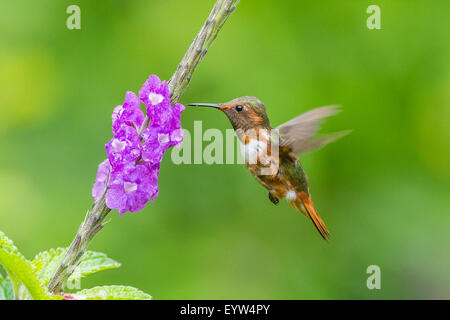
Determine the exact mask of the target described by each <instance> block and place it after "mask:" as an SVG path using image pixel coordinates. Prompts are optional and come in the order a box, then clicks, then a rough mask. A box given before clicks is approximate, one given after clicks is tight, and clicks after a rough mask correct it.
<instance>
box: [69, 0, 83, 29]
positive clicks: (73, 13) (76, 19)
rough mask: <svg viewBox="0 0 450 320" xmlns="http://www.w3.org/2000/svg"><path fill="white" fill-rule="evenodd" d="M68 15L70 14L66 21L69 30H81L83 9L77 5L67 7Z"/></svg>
mask: <svg viewBox="0 0 450 320" xmlns="http://www.w3.org/2000/svg"><path fill="white" fill-rule="evenodd" d="M66 13H67V14H70V16H68V17H67V20H66V26H67V29H69V30H73V29H81V9H80V7H79V6H77V5H76V4H72V5H70V6H68V7H67V9H66Z"/></svg>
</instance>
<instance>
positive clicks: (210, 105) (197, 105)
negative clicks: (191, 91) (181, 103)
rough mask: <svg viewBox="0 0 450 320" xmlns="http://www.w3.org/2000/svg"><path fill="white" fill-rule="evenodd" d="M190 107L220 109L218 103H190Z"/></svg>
mask: <svg viewBox="0 0 450 320" xmlns="http://www.w3.org/2000/svg"><path fill="white" fill-rule="evenodd" d="M188 106H192V107H211V108H216V109H218V108H219V105H218V104H217V103H189V104H188Z"/></svg>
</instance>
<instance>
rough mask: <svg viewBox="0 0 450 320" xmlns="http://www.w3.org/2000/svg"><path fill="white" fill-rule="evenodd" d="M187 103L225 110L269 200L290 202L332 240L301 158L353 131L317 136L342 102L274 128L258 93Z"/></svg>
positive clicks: (246, 159)
mask: <svg viewBox="0 0 450 320" xmlns="http://www.w3.org/2000/svg"><path fill="white" fill-rule="evenodd" d="M188 106H198V107H212V108H216V109H218V110H220V111H222V112H223V113H225V115H226V116H227V117H228V119H229V120H230V122H231V125H232V126H233V129H234V130H235V133H236V135H237V137H238V140H239V142H240V146H241V154H242V156H243V158H244V163H245V167H246V168H247V170H248V171H249V172H250V173H251V174H252V176H253V177H254V178H255V179H256V180H257V181H258V182H259V183H260V184H261V185H262V186H263V187H264V188H265V189H267V191H268V196H269V199H270V201H271V202H272V203H273V204H275V205H277V204H278V203H279V200H280V199H285V200H287V201H288V203H289V204H290V205H291V206H292V207H293V208H294V209H296V210H298V211H300V212H301V213H303V214H304V215H305V216H307V217H309V218H310V219H311V220H312V222H313V223H314V226H315V227H316V229H317V230H318V231H319V233H320V235H321V236H322V237H323V238H324V239H325V240H327V241H328V238H329V236H330V233H329V231H328V229H327V227H326V226H325V223H324V222H323V220H322V218H321V217H320V216H319V214H318V213H317V210H316V209H315V207H314V204H313V201H312V199H311V194H310V191H309V185H308V179H307V176H306V173H305V171H304V170H303V167H302V165H301V164H300V161H299V159H298V156H299V154H301V153H305V152H307V151H311V150H314V149H318V148H320V147H322V146H324V145H326V144H328V143H330V142H332V141H335V140H337V139H339V138H341V137H343V136H344V135H346V134H348V133H349V131H340V132H335V133H331V134H326V135H321V136H315V134H316V132H317V131H318V130H319V128H320V127H319V126H320V124H321V123H322V121H323V119H324V118H326V117H329V116H332V115H335V114H336V113H338V112H339V111H340V110H339V109H338V106H325V107H320V108H316V109H313V110H310V111H308V112H306V113H303V114H301V115H299V116H297V117H296V118H293V119H291V120H289V121H287V122H286V123H283V124H282V125H280V126H278V127H276V128H272V126H271V125H270V121H269V118H268V116H267V113H266V108H265V106H264V103H263V102H262V101H261V100H259V99H258V98H256V97H251V96H244V97H239V98H236V99H233V100H231V101H228V102H225V103H191V104H188Z"/></svg>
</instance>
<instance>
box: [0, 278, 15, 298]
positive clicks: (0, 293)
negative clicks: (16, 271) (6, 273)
mask: <svg viewBox="0 0 450 320" xmlns="http://www.w3.org/2000/svg"><path fill="white" fill-rule="evenodd" d="M0 300H14V288H13V285H12V283H11V280H10V279H9V278H8V277H3V276H2V273H1V272H0Z"/></svg>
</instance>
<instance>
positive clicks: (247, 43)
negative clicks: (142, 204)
mask: <svg viewBox="0 0 450 320" xmlns="http://www.w3.org/2000/svg"><path fill="white" fill-rule="evenodd" d="M213 3H214V1H212V0H211V1H206V0H195V1H194V0H190V1H184V0H176V1H175V0H165V1H149V0H133V1H118V0H117V1H113V0H108V1H88V0H83V1H75V0H73V1H68V0H65V1H56V0H52V1H49V0H40V1H32V0H28V1H24V0H17V1H1V17H0V93H1V102H0V110H1V116H0V148H1V153H0V229H1V230H2V231H4V232H5V233H6V234H7V235H8V236H9V237H10V238H11V239H13V240H14V241H15V244H16V245H17V246H18V247H19V248H20V249H21V251H22V252H23V253H24V254H25V255H26V256H27V257H28V258H32V257H33V255H34V254H35V253H37V252H39V251H41V250H44V249H48V248H50V247H56V246H66V245H68V244H69V242H70V241H71V239H72V238H73V236H74V234H75V232H76V229H77V227H78V225H79V224H80V222H81V221H82V219H83V217H84V214H85V212H86V210H87V209H88V208H89V206H90V205H91V203H92V198H91V195H90V193H91V187H92V184H93V182H94V178H95V174H96V169H97V164H98V163H99V162H101V161H102V160H103V159H104V158H105V151H104V147H103V146H104V144H105V143H106V142H107V141H108V140H109V139H110V138H111V117H110V116H111V113H112V110H113V108H114V107H115V106H116V105H118V104H121V103H122V102H123V98H124V94H125V92H126V91H127V90H133V91H135V92H137V91H138V90H139V88H140V86H141V84H142V83H143V82H144V81H145V79H146V78H147V77H148V75H149V74H150V73H156V74H158V75H159V76H160V77H161V78H163V79H169V78H170V77H171V75H172V73H173V72H174V70H175V68H176V66H177V65H178V63H179V61H180V59H181V58H182V56H183V55H184V52H185V50H186V49H187V47H188V45H189V44H190V42H191V40H192V39H193V37H194V36H195V35H196V33H197V32H198V30H199V29H200V27H201V26H202V24H203V22H204V20H205V18H206V17H207V15H208V14H209V11H210V9H211V8H212V5H213ZM70 4H78V5H79V6H80V8H81V30H72V31H71V30H68V29H67V28H66V19H67V17H68V14H66V8H67V6H68V5H70ZM370 4H377V5H379V6H380V7H381V26H382V29H381V30H369V29H368V28H367V27H366V19H367V17H368V14H367V13H366V8H367V6H368V5H370ZM449 12H450V2H449V1H446V0H442V1H438V0H435V1H425V0H423V1H418V0H417V1H415V0H414V1H410V0H402V1H377V0H373V1H362V0H358V1H357V0H353V1H350V0H346V1H339V2H336V1H332V0H329V1H324V0H322V1H313V2H312V3H310V2H304V1H302V2H300V1H276V2H275V1H269V0H264V1H262V0H259V1H247V0H242V1H241V3H240V4H239V6H238V8H237V10H236V12H235V13H234V14H233V15H232V16H231V18H230V19H229V20H228V22H227V23H226V24H225V26H224V28H223V30H222V31H221V32H220V34H219V37H218V39H217V40H216V42H215V43H214V45H213V47H212V48H211V50H210V51H209V53H208V54H207V55H206V57H205V59H204V61H203V62H202V63H201V64H200V66H199V67H198V69H197V70H196V72H195V74H194V77H193V79H192V82H191V85H190V87H189V89H188V90H187V91H186V93H185V94H184V95H183V96H182V98H181V102H182V103H184V104H187V103H190V102H221V101H227V100H229V99H232V98H234V97H237V96H241V95H254V96H257V97H259V98H260V99H261V100H263V101H264V102H265V104H266V107H267V111H268V114H269V117H270V119H271V122H272V124H273V125H278V124H280V123H282V122H284V121H286V120H288V119H290V118H292V117H294V116H296V115H298V114H299V113H301V112H304V111H306V110H308V109H311V108H313V107H317V106H322V105H327V104H340V105H342V106H343V108H344V112H343V113H341V114H339V115H338V116H337V117H333V118H331V119H330V120H329V121H328V122H327V123H326V124H325V126H324V129H323V132H326V131H333V130H341V129H353V133H352V134H351V135H350V136H348V137H346V138H344V139H342V140H341V141H339V142H337V143H334V144H331V145H329V146H327V147H326V148H324V149H323V150H321V151H319V152H315V153H311V154H306V155H304V156H302V157H301V160H302V162H303V164H304V168H305V170H306V171H307V173H308V176H309V179H310V187H311V192H312V195H313V199H314V201H315V203H316V207H317V209H318V211H319V212H320V214H321V215H322V217H323V218H324V220H325V222H326V223H327V225H328V227H329V229H330V231H331V233H332V239H331V242H330V243H329V244H327V243H326V242H325V241H323V240H322V239H321V238H320V236H319V235H318V233H317V231H316V230H315V229H314V227H313V226H312V224H311V222H310V221H308V220H307V219H305V217H304V216H302V215H301V214H299V213H297V212H295V211H294V210H293V209H291V208H290V207H289V206H288V204H287V203H280V205H279V206H274V205H273V204H271V203H270V201H269V200H268V198H267V192H266V191H265V190H264V189H263V188H262V187H261V186H259V185H258V184H257V182H256V181H254V180H253V178H252V177H251V176H250V175H249V174H248V173H247V172H246V171H245V168H244V167H243V166H242V165H210V166H208V165H179V166H176V165H174V164H173V163H172V162H171V161H170V154H166V156H165V161H164V162H163V164H162V169H161V175H160V196H159V197H158V198H157V199H156V201H155V203H154V204H153V205H148V206H147V207H146V208H145V209H144V210H143V211H141V212H139V213H134V214H131V213H128V214H125V215H124V217H122V218H121V217H120V216H119V214H118V213H117V212H116V211H114V212H112V214H111V218H112V221H111V223H109V224H108V225H107V227H105V228H104V230H103V231H102V232H101V233H100V234H99V235H98V236H97V238H96V239H95V240H94V242H93V243H92V245H91V247H90V248H91V249H93V250H97V251H103V252H106V253H107V254H108V255H109V256H110V257H112V258H114V259H116V260H118V261H120V262H122V263H123V266H122V268H120V269H118V270H114V271H106V272H103V273H100V274H98V275H94V276H91V277H90V278H87V279H84V280H82V287H83V288H86V287H92V286H95V285H102V284H128V285H133V286H136V287H139V288H141V289H142V290H144V291H146V292H148V293H150V294H152V295H153V296H154V298H156V299H184V298H186V299H190V298H192V299H206V298H211V299H221V298H235V299H241V298H257V299H260V298H261V299H304V298H306V299H348V298H356V299H392V298H401V299H405V298H413V299H416V298H450V294H449V292H450V274H449V267H450V256H449V243H450V238H449V227H450V218H449V213H450V212H449V211H450V187H449V185H450V166H449V164H450V161H449V160H450V143H449V142H450V126H449V123H448V121H449V119H450V63H449V62H450V59H449V56H450V20H449V19H448V13H449ZM194 120H203V128H204V129H207V128H221V129H222V130H225V129H226V128H230V124H229V123H228V120H227V119H226V117H225V116H224V115H223V114H220V113H219V112H214V110H211V109H188V110H186V111H185V112H184V114H183V116H182V122H183V126H184V127H185V128H186V129H189V130H192V128H193V122H194ZM369 265H379V266H380V268H381V290H368V289H367V287H366V279H367V277H368V275H367V274H366V268H367V267H368V266H369Z"/></svg>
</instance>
